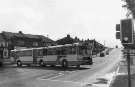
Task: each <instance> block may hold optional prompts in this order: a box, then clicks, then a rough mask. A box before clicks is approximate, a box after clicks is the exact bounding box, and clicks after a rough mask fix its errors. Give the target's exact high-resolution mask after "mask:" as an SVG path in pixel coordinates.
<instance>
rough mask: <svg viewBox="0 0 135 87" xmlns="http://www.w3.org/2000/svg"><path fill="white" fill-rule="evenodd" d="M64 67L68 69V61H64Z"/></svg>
mask: <svg viewBox="0 0 135 87" xmlns="http://www.w3.org/2000/svg"><path fill="white" fill-rule="evenodd" d="M62 67H64V68H67V67H68V61H67V60H66V59H63V60H62Z"/></svg>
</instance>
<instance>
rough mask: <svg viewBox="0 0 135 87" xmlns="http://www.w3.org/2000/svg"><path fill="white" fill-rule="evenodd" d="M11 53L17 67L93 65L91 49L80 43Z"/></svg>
mask: <svg viewBox="0 0 135 87" xmlns="http://www.w3.org/2000/svg"><path fill="white" fill-rule="evenodd" d="M11 53H12V57H14V59H15V62H16V63H17V66H22V65H23V64H25V65H30V64H39V65H40V66H45V65H51V66H56V65H61V66H62V67H68V66H77V67H80V65H91V64H92V63H93V62H92V51H91V49H89V48H88V47H87V46H83V45H81V44H79V43H75V44H66V45H57V46H48V47H40V48H30V49H21V50H12V51H11Z"/></svg>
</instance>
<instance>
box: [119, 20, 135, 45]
mask: <svg viewBox="0 0 135 87" xmlns="http://www.w3.org/2000/svg"><path fill="white" fill-rule="evenodd" d="M133 25H134V24H133V20H132V19H124V20H121V24H120V40H121V42H122V44H133V42H134V41H133V32H134V26H133Z"/></svg>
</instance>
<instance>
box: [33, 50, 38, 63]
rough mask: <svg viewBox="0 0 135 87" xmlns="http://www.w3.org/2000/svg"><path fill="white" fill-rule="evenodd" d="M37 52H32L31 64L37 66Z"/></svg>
mask: <svg viewBox="0 0 135 87" xmlns="http://www.w3.org/2000/svg"><path fill="white" fill-rule="evenodd" d="M37 57H38V50H37V49H34V50H33V64H37Z"/></svg>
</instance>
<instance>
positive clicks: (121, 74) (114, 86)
mask: <svg viewBox="0 0 135 87" xmlns="http://www.w3.org/2000/svg"><path fill="white" fill-rule="evenodd" d="M130 71H131V87H135V62H133V64H131V65H130ZM109 87H128V73H127V63H126V60H125V59H124V60H123V61H121V62H120V64H119V67H118V68H117V72H116V73H115V78H114V79H113V80H112V82H111V84H110V86H109Z"/></svg>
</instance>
